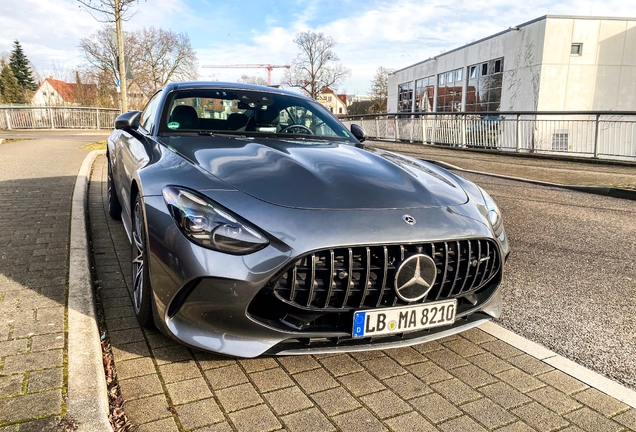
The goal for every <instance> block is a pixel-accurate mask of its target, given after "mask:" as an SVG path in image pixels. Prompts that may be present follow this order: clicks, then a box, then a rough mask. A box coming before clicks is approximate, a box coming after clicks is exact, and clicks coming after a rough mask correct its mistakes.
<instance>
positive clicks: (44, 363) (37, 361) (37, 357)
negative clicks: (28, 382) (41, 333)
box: [2, 349, 63, 375]
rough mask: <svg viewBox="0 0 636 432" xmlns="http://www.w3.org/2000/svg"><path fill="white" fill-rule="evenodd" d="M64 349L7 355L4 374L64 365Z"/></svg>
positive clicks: (3, 369) (3, 368)
mask: <svg viewBox="0 0 636 432" xmlns="http://www.w3.org/2000/svg"><path fill="white" fill-rule="evenodd" d="M62 364H63V362H62V350H61V349H54V350H49V351H41V352H37V353H28V354H18V355H14V356H10V357H5V359H4V366H3V367H2V374H3V375H12V374H15V373H20V372H26V371H30V370H38V369H45V368H51V367H56V366H62Z"/></svg>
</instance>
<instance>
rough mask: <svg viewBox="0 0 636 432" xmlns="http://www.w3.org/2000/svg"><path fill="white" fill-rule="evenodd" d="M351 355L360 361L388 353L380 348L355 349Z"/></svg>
mask: <svg viewBox="0 0 636 432" xmlns="http://www.w3.org/2000/svg"><path fill="white" fill-rule="evenodd" d="M349 355H350V356H351V357H353V358H354V359H356V360H358V361H359V362H363V361H367V360H371V359H374V358H378V357H384V356H386V354H384V352H382V351H380V350H372V351H354V352H352V353H349Z"/></svg>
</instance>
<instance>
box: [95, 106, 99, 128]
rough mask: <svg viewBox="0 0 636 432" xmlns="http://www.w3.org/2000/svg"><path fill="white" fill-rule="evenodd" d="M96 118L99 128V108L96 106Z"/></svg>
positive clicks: (96, 124)
mask: <svg viewBox="0 0 636 432" xmlns="http://www.w3.org/2000/svg"><path fill="white" fill-rule="evenodd" d="M95 119H96V120H97V121H96V122H95V129H99V128H100V127H99V108H95Z"/></svg>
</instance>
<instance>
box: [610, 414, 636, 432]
mask: <svg viewBox="0 0 636 432" xmlns="http://www.w3.org/2000/svg"><path fill="white" fill-rule="evenodd" d="M612 420H615V421H617V422H619V423H620V424H622V425H623V426H626V427H628V428H629V429H631V430H634V431H636V409H630V410H629V411H627V412H624V413H623V414H619V415H617V416H616V417H614V418H613V419H612Z"/></svg>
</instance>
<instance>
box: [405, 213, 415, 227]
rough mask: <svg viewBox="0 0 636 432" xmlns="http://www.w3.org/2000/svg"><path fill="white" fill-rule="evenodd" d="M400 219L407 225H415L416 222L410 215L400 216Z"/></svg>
mask: <svg viewBox="0 0 636 432" xmlns="http://www.w3.org/2000/svg"><path fill="white" fill-rule="evenodd" d="M402 220H403V221H404V222H406V223H407V224H409V225H415V222H416V220H415V218H414V217H413V216H411V215H404V216H402Z"/></svg>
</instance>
